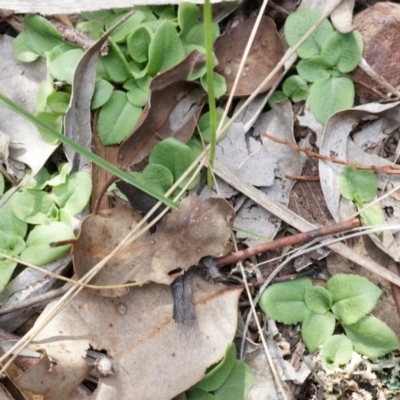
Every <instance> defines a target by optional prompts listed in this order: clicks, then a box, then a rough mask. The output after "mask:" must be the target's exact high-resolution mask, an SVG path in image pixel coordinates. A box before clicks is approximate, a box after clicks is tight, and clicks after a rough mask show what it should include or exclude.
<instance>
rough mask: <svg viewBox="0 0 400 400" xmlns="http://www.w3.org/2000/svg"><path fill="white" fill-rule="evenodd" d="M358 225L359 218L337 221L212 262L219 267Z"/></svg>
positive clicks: (215, 259)
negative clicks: (336, 222)
mask: <svg viewBox="0 0 400 400" xmlns="http://www.w3.org/2000/svg"><path fill="white" fill-rule="evenodd" d="M360 225H361V223H360V220H359V219H350V220H348V221H344V222H339V223H338V224H333V225H328V226H324V227H322V228H318V229H313V230H312V231H308V232H302V233H297V234H295V235H291V236H286V237H283V238H280V239H276V240H273V241H271V242H267V243H263V244H261V245H259V246H255V247H250V248H248V249H246V250H242V251H237V252H235V253H232V254H228V255H227V256H222V257H217V258H214V262H215V264H216V265H217V266H219V267H221V266H223V265H226V264H231V263H235V262H237V261H239V260H244V259H245V258H249V257H252V256H255V255H257V254H260V253H265V252H266V251H270V250H276V249H280V248H282V247H285V246H293V245H295V244H300V243H305V242H308V241H310V240H313V239H316V238H319V237H323V236H327V235H334V234H337V233H341V232H345V231H348V230H350V229H353V228H355V227H357V226H360Z"/></svg>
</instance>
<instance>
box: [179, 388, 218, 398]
mask: <svg viewBox="0 0 400 400" xmlns="http://www.w3.org/2000/svg"><path fill="white" fill-rule="evenodd" d="M185 396H186V399H187V400H216V397H215V396H214V395H213V394H211V393H208V392H205V391H204V390H202V389H198V388H197V387H196V386H194V387H192V388H190V389H189V390H187V391H186V392H185Z"/></svg>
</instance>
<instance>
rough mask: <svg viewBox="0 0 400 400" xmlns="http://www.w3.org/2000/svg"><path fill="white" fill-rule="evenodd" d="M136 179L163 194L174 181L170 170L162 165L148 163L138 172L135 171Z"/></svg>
mask: <svg viewBox="0 0 400 400" xmlns="http://www.w3.org/2000/svg"><path fill="white" fill-rule="evenodd" d="M135 177H136V179H138V180H139V181H140V182H141V183H143V184H144V185H146V186H147V187H151V188H152V190H153V191H154V192H157V193H160V194H162V195H164V194H165V193H166V192H167V191H168V189H169V188H170V187H171V186H172V185H173V183H174V177H173V175H172V172H171V171H170V170H169V169H168V168H167V167H164V165H159V164H154V163H150V164H148V165H146V167H145V169H144V170H143V171H142V172H140V173H135Z"/></svg>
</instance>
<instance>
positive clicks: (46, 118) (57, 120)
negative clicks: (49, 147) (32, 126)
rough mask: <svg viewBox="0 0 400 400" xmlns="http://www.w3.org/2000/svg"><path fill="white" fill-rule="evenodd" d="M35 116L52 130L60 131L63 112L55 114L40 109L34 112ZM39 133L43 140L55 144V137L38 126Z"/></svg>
mask: <svg viewBox="0 0 400 400" xmlns="http://www.w3.org/2000/svg"><path fill="white" fill-rule="evenodd" d="M36 116H37V117H38V118H39V119H41V120H42V121H43V122H45V123H46V124H47V125H48V126H49V127H50V128H51V129H52V130H54V131H56V132H59V133H61V132H62V128H63V121H64V114H55V113H50V112H46V111H41V112H38V113H37V114H36ZM38 131H39V133H40V135H41V136H42V138H43V140H44V141H46V142H47V143H50V144H56V143H57V142H58V140H57V139H54V136H53V135H52V134H50V133H48V132H47V131H45V130H44V129H42V128H38Z"/></svg>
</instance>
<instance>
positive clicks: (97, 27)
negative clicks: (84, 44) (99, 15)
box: [76, 19, 104, 40]
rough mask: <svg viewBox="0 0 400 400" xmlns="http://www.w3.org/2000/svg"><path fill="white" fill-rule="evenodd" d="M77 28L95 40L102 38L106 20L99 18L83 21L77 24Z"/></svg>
mask: <svg viewBox="0 0 400 400" xmlns="http://www.w3.org/2000/svg"><path fill="white" fill-rule="evenodd" d="M76 30H77V31H78V32H84V33H85V34H86V35H88V36H89V37H90V38H91V39H93V40H97V39H100V37H101V35H102V34H103V32H104V22H103V21H101V20H99V19H93V20H91V21H83V22H80V23H79V24H78V25H77V26H76Z"/></svg>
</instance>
